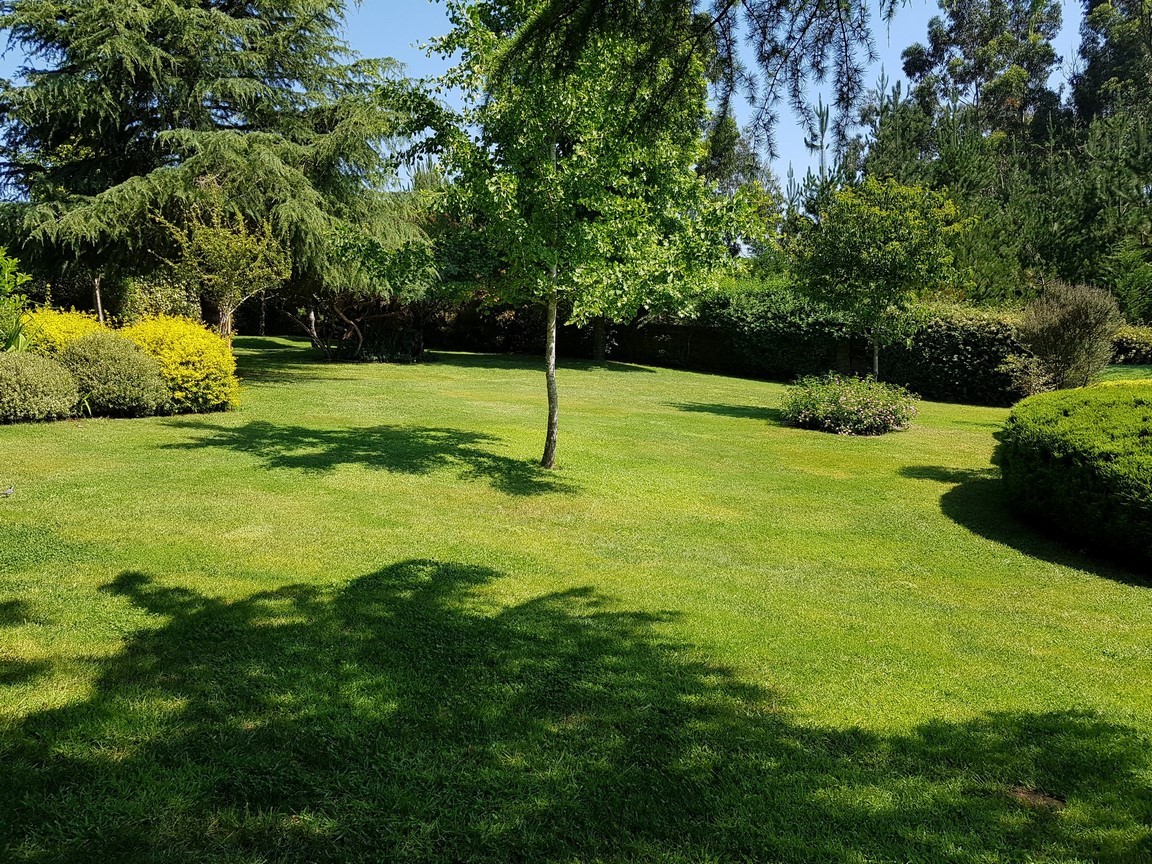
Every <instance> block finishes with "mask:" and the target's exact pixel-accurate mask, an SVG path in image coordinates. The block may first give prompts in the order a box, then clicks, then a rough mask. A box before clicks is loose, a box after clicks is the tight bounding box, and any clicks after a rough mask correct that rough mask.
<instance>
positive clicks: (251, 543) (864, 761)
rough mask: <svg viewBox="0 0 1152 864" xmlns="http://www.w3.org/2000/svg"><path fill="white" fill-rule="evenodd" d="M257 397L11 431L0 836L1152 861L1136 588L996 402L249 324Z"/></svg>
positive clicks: (1144, 664) (48, 852) (578, 854)
mask: <svg viewBox="0 0 1152 864" xmlns="http://www.w3.org/2000/svg"><path fill="white" fill-rule="evenodd" d="M241 345H242V348H243V350H242V355H243V356H242V364H243V367H244V371H245V377H246V379H247V380H246V386H245V388H244V392H243V402H244V404H243V407H242V409H241V410H240V411H239V412H237V413H234V414H230V415H216V416H208V417H198V418H158V419H151V420H140V421H114V422H111V421H78V422H67V423H60V424H54V425H45V426H25V427H8V428H0V453H2V454H3V461H2V463H0V487H6V486H7V484H8V483H14V484H15V486H16V494H15V495H14V496H13V497H12V498H10V499H7V500H3V501H0V860H2V861H5V862H7V861H14V862H24V861H28V862H32V861H35V862H43V861H74V862H93V861H101V862H109V861H126V862H127V861H131V862H152V861H172V862H177V861H178V862H188V861H196V862H201V861H205V862H237V864H239V862H245V864H251V862H322V861H323V862H327V861H331V862H385V861H388V862H393V861H412V862H417V861H419V862H423V861H444V862H450V861H493V862H507V861H523V862H565V864H571V862H592V861H605V862H607V861H613V862H615V861H634V862H649V861H685V862H687V861H698V862H704V861H756V862H773V861H788V862H791V861H811V862H862V861H890V862H905V861H923V862H952V864H985V862H997V861H1019V862H1090V861H1091V862H1096V861H1101V862H1147V861H1148V860H1150V859H1152V755H1150V754H1152V736H1150V732H1152V588H1150V587H1149V583H1148V582H1146V581H1145V580H1144V579H1143V578H1142V577H1141V576H1140V575H1139V574H1134V573H1131V572H1127V571H1124V570H1121V569H1117V568H1114V567H1112V566H1109V565H1107V564H1102V563H1097V562H1095V561H1093V560H1091V559H1089V558H1086V557H1083V556H1081V555H1079V554H1078V553H1076V552H1075V551H1073V550H1067V549H1065V548H1063V547H1062V546H1060V545H1059V544H1058V543H1056V542H1054V541H1052V540H1049V539H1047V538H1045V537H1043V536H1041V535H1038V534H1036V533H1034V532H1033V531H1031V530H1030V529H1028V528H1026V527H1023V526H1021V525H1020V524H1018V523H1017V522H1016V521H1015V520H1014V519H1013V517H1012V516H1011V515H1010V513H1009V512H1008V511H1007V509H1006V508H1005V505H1004V502H1003V500H1002V499H1001V497H1000V495H1001V493H1000V487H999V483H998V481H997V478H996V474H995V471H994V469H993V468H992V467H991V466H990V462H989V460H990V456H991V454H992V451H993V447H994V444H995V442H994V439H993V433H994V432H995V431H996V429H997V428H998V427H999V425H1000V424H1001V422H1002V421H1003V419H1004V417H1005V416H1006V412H1004V411H1001V410H997V409H984V408H967V407H957V406H946V405H938V404H932V403H926V404H924V405H922V408H921V415H920V417H919V419H918V421H917V423H916V425H915V426H914V427H913V428H912V429H911V430H910V431H908V432H904V433H899V434H895V435H891V436H886V437H883V438H877V439H851V438H839V437H836V436H830V435H825V434H822V433H817V432H807V431H802V430H798V429H792V428H787V427H784V426H782V425H781V424H780V423H779V413H778V406H779V403H780V401H781V397H782V392H783V391H782V388H781V387H780V386H778V385H774V384H768V383H761V382H754V381H743V380H736V379H730V378H724V377H718V376H705V375H696V374H689V373H682V372H675V371H667V370H650V369H644V368H639V367H630V366H621V365H612V364H610V365H608V366H607V367H603V368H598V367H594V366H587V365H578V364H569V365H567V366H565V368H563V369H562V370H561V373H560V384H561V388H562V394H561V395H562V399H563V403H562V404H563V414H562V426H561V451H560V463H561V464H560V470H559V471H557V472H555V473H546V472H542V471H541V470H539V469H537V468H536V467H535V465H534V461H535V458H536V457H537V456H538V453H537V450H538V448H539V446H540V444H541V439H542V432H543V413H542V411H543V407H542V406H543V396H544V386H543V379H542V376H541V374H540V373H539V371H537V368H536V364H535V363H533V362H530V361H524V360H515V359H502V358H492V357H484V356H470V355H445V356H442V357H441V358H440V360H439V362H435V363H431V364H427V365H422V366H412V367H397V366H352V365H331V366H328V365H323V364H317V363H315V362H313V361H312V360H311V359H310V357H309V354H308V352H307V351H305V350H303V349H301V348H300V347H299V346H298V344H296V343H291V342H287V341H282V340H281V341H273V340H264V341H260V340H246V341H242V343H241Z"/></svg>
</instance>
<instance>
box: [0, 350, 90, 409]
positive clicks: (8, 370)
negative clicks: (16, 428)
mask: <svg viewBox="0 0 1152 864" xmlns="http://www.w3.org/2000/svg"><path fill="white" fill-rule="evenodd" d="M78 398H79V396H78V393H77V391H76V381H75V380H74V379H73V378H72V376H71V375H70V374H69V373H68V370H67V369H65V368H64V367H63V366H61V365H60V364H59V363H57V362H56V361H55V360H50V359H48V358H47V357H39V356H37V355H35V354H29V353H27V352H23V351H19V352H16V351H12V352H3V353H0V423H27V422H39V421H43V420H59V419H61V418H63V417H69V416H71V415H72V412H73V411H74V410H75V408H76V402H77V400H78Z"/></svg>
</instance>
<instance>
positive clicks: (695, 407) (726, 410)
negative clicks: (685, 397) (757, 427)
mask: <svg viewBox="0 0 1152 864" xmlns="http://www.w3.org/2000/svg"><path fill="white" fill-rule="evenodd" d="M665 404H666V405H667V406H668V407H669V408H675V409H676V410H677V411H687V412H689V413H692V414H715V415H716V416H718V417H735V418H737V419H740V420H766V421H768V422H769V423H777V424H783V423H784V422H785V418H784V412H783V411H782V410H780V409H779V408H764V407H761V406H759V405H723V404H713V403H710V402H667V403H665Z"/></svg>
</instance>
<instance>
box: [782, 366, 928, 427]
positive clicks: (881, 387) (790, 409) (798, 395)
mask: <svg viewBox="0 0 1152 864" xmlns="http://www.w3.org/2000/svg"><path fill="white" fill-rule="evenodd" d="M916 402H917V397H916V396H914V395H912V394H911V393H909V392H908V391H907V390H905V389H904V388H903V387H898V386H896V385H895V384H885V383H883V382H880V381H877V380H876V379H875V378H847V377H844V376H842V375H824V376H822V377H819V378H816V377H813V378H801V379H800V380H799V381H798V382H796V385H795V386H794V387H792V388H790V389H789V391H788V396H787V398H786V399H785V401H784V416H785V418H787V419H788V420H790V421H791V422H793V423H795V424H796V425H797V426H800V427H802V428H804V429H817V430H819V431H821V432H835V433H836V434H838V435H883V434H884V433H886V432H895V431H898V430H901V429H907V428H908V427H909V426H910V425H912V418H913V417H915V416H916Z"/></svg>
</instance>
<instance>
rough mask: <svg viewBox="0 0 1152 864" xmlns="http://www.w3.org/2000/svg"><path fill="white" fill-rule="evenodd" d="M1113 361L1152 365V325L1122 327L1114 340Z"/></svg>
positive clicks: (1135, 364)
mask: <svg viewBox="0 0 1152 864" xmlns="http://www.w3.org/2000/svg"><path fill="white" fill-rule="evenodd" d="M1112 362H1113V363H1121V364H1129V365H1134V366H1148V365H1152V327H1121V328H1120V329H1119V330H1118V331H1117V332H1116V336H1115V338H1114V339H1113V340H1112Z"/></svg>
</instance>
